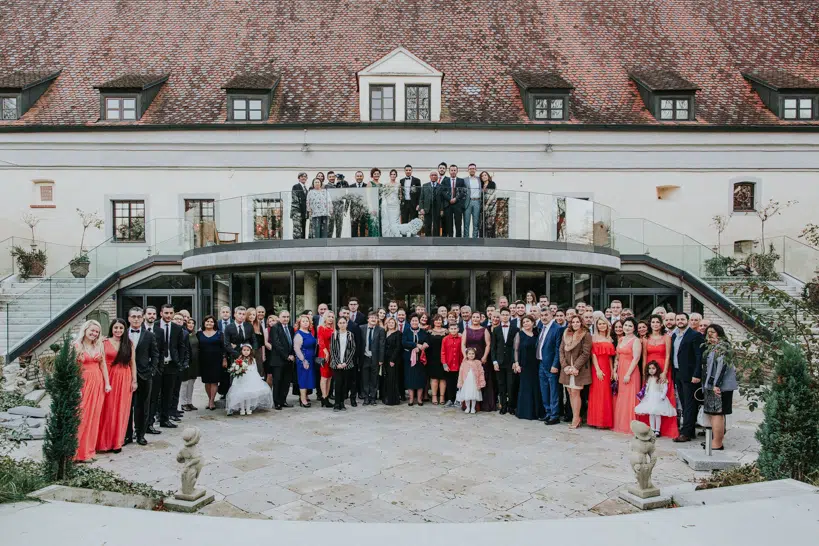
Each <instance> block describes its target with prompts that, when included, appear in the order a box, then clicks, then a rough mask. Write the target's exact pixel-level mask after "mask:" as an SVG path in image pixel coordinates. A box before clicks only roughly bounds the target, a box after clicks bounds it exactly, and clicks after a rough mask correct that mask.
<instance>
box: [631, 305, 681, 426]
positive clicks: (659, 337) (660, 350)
mask: <svg viewBox="0 0 819 546" xmlns="http://www.w3.org/2000/svg"><path fill="white" fill-rule="evenodd" d="M649 328H650V333H649V334H648V336H646V341H645V342H644V343H643V367H645V368H647V367H648V363H649V362H651V361H652V360H653V361H655V362H657V364H659V365H660V383H665V384H667V385H668V392H667V393H666V397H667V398H668V401H669V402H670V403H671V407H672V408H676V407H677V399H676V398H675V397H674V377H673V372H674V367H673V366H672V365H671V337H670V336H667V335H665V326H663V317H661V316H660V315H651V318H650V319H649ZM640 420H641V421H643V422H645V423H646V424H647V423H648V416H647V415H641V416H640ZM679 435H680V432H679V429H678V428H677V420H676V419H674V418H672V417H667V418H665V419H663V420H662V423H661V424H660V436H667V437H669V438H676V437H677V436H679Z"/></svg>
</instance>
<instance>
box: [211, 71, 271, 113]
mask: <svg viewBox="0 0 819 546" xmlns="http://www.w3.org/2000/svg"><path fill="white" fill-rule="evenodd" d="M280 79H281V78H280V76H279V75H278V74H239V75H237V76H234V77H233V78H232V79H231V80H230V81H229V82H227V83H226V84H225V85H223V86H222V89H224V90H225V94H226V95H227V120H228V121H266V120H267V118H268V117H270V103H271V102H272V101H273V92H274V91H275V90H276V87H277V86H278V85H279V80H280Z"/></svg>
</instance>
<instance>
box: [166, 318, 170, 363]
mask: <svg viewBox="0 0 819 546" xmlns="http://www.w3.org/2000/svg"><path fill="white" fill-rule="evenodd" d="M165 356H171V325H170V324H166V325H165Z"/></svg>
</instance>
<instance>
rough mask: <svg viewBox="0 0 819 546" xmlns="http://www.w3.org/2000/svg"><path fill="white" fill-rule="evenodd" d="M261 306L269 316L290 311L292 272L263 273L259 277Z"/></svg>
mask: <svg viewBox="0 0 819 546" xmlns="http://www.w3.org/2000/svg"><path fill="white" fill-rule="evenodd" d="M259 305H261V306H262V307H264V308H265V310H266V311H267V312H268V314H270V313H272V312H274V311H275V313H276V314H278V313H279V312H280V311H283V310H290V271H262V273H261V275H260V277H259Z"/></svg>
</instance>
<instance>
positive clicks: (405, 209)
mask: <svg viewBox="0 0 819 546" xmlns="http://www.w3.org/2000/svg"><path fill="white" fill-rule="evenodd" d="M407 180H409V181H410V198H409V199H407V196H406V191H407V189H406V187H405V185H406V183H407ZM399 184H400V186H401V191H400V193H401V223H402V224H406V223H409V221H410V220H413V219H415V218H418V199H419V198H420V194H421V192H420V190H421V179H420V178H416V177H414V176H410V177H406V176H405V177H404V178H402V179H401V180H399Z"/></svg>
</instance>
